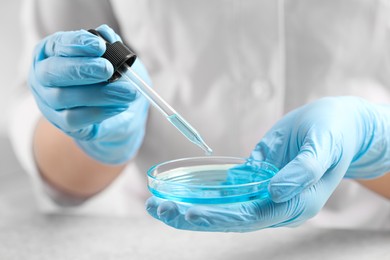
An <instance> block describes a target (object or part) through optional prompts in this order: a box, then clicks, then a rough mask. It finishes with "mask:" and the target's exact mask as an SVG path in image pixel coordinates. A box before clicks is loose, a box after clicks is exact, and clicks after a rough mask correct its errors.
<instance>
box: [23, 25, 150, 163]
mask: <svg viewBox="0 0 390 260" xmlns="http://www.w3.org/2000/svg"><path fill="white" fill-rule="evenodd" d="M97 30H98V31H99V32H100V33H101V34H102V35H103V36H104V37H105V38H106V39H107V40H108V41H110V42H115V41H118V40H119V41H120V40H121V39H120V37H119V36H118V35H117V34H115V32H114V31H113V30H112V29H111V28H109V27H108V26H107V25H102V26H100V27H98V28H97ZM105 50H106V46H105V43H104V41H103V40H102V39H100V38H99V37H97V36H95V35H93V34H91V33H89V32H87V31H86V30H80V31H68V32H57V33H55V34H53V35H50V36H48V37H46V38H45V39H43V40H42V41H41V42H40V43H39V44H38V45H37V47H36V49H35V53H34V60H33V64H32V68H31V70H30V75H29V80H28V83H29V86H30V89H31V91H32V93H33V95H34V97H35V100H36V103H37V105H38V107H39V109H40V110H41V112H42V114H43V115H44V116H45V117H46V119H48V120H49V121H50V122H51V123H52V124H53V125H55V126H56V127H57V128H59V129H60V130H61V131H63V132H64V133H65V134H67V135H69V136H71V137H72V138H74V140H75V141H76V142H77V144H78V145H79V146H80V147H81V148H82V149H83V150H84V151H85V152H86V153H87V154H88V155H90V156H91V157H93V158H94V159H96V160H98V161H100V162H103V163H107V164H119V163H124V162H125V161H127V160H128V159H130V158H131V157H132V156H133V155H134V154H135V152H136V151H137V150H138V148H139V146H140V145H141V143H142V140H143V136H144V132H145V130H144V129H145V122H146V117H147V110H148V104H147V101H146V99H145V98H144V97H142V96H141V95H140V94H139V93H137V91H136V90H135V88H134V87H133V86H132V85H131V84H130V83H128V82H127V81H124V80H121V79H119V80H117V81H115V82H113V83H110V84H109V83H108V82H107V80H108V79H109V78H110V77H111V76H112V74H113V72H114V71H113V66H112V65H111V63H110V62H109V61H108V60H106V59H104V58H101V56H102V55H103V53H104V52H105ZM132 68H133V69H134V70H135V71H136V72H137V73H138V75H140V76H141V77H142V78H143V79H144V80H145V81H146V82H148V83H150V78H149V76H148V74H147V72H146V69H145V67H144V66H143V64H142V63H141V62H140V61H139V60H138V59H137V60H136V62H135V63H134V64H133V66H132Z"/></svg>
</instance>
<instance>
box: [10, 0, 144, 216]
mask: <svg viewBox="0 0 390 260" xmlns="http://www.w3.org/2000/svg"><path fill="white" fill-rule="evenodd" d="M92 5H93V6H92ZM85 9H88V11H86V10H85ZM105 10H107V12H108V13H104V12H106V11H105ZM84 11H86V12H85V13H84ZM92 11H93V12H92ZM89 14H91V15H90V16H89V17H87V16H88V15H89ZM77 16H79V17H77ZM21 17H22V21H21V24H22V29H23V30H22V31H23V32H24V35H23V38H24V40H23V43H24V44H25V46H24V49H23V53H24V55H22V57H23V58H22V61H21V66H20V68H21V71H20V74H21V75H23V76H22V77H21V78H22V80H21V82H20V83H19V85H22V86H23V90H24V96H23V97H20V98H19V100H17V102H15V106H14V107H13V108H11V109H10V111H11V113H10V116H9V119H10V122H9V124H8V125H9V137H10V139H11V143H12V145H13V148H14V151H15V154H16V155H17V157H18V160H19V162H20V164H21V166H22V167H23V168H24V170H25V171H26V172H27V173H28V175H29V176H30V177H31V182H32V185H33V190H34V193H35V197H36V200H37V201H38V205H39V207H40V209H41V210H42V212H45V213H60V212H66V213H67V214H69V213H70V214H93V215H96V214H97V215H126V216H127V215H129V214H130V215H134V214H143V212H144V210H143V208H144V207H143V201H144V199H145V192H144V190H145V189H142V188H140V187H144V186H146V185H145V183H144V180H143V179H142V178H141V177H140V176H139V175H138V174H137V173H136V172H138V171H137V169H136V167H135V165H133V164H129V166H128V167H127V168H126V170H125V172H124V173H123V174H122V175H121V176H120V177H119V178H118V179H117V180H115V181H114V182H113V183H112V184H111V185H110V186H109V187H108V188H106V189H105V190H104V191H103V192H101V193H100V194H97V195H95V196H94V197H93V198H90V199H88V200H87V201H84V200H80V199H74V198H70V197H69V196H66V195H65V194H63V193H61V192H60V191H58V190H56V189H55V188H54V187H52V186H51V185H50V184H48V183H47V182H45V180H43V179H42V177H41V175H40V173H39V171H38V169H37V165H36V163H35V161H34V155H33V149H32V140H33V136H34V131H35V127H36V124H37V122H38V120H39V118H40V117H41V113H40V111H39V109H38V107H37V105H36V104H35V100H34V98H33V97H32V95H31V93H29V91H27V87H26V85H27V84H26V82H25V78H26V77H27V75H28V70H29V67H30V64H31V60H32V51H33V48H34V46H35V45H36V44H37V42H38V41H39V40H40V39H41V38H42V37H44V36H45V35H48V34H50V33H53V32H55V31H59V30H72V29H80V28H84V26H87V28H94V27H96V26H97V25H99V24H100V21H103V22H102V23H108V24H109V25H110V26H112V27H114V28H115V27H118V25H117V24H116V21H115V19H114V17H113V14H112V12H110V9H109V1H99V2H95V1H90V0H88V1H72V2H69V1H57V0H55V1H52V0H50V1H46V0H35V1H31V0H26V1H24V2H23V7H22V15H21ZM69 17H72V18H73V19H69ZM99 19H101V20H99ZM75 21H76V22H75ZM81 25H82V26H81ZM129 172H130V174H127V173H129ZM129 178H130V179H129ZM128 183H131V184H132V185H130V186H128V185H127V184H128Z"/></svg>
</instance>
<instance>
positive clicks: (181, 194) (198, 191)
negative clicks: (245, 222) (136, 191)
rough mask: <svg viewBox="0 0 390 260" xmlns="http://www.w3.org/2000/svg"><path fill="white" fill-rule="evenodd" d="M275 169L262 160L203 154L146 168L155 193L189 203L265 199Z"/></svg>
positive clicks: (151, 188) (158, 195)
mask: <svg viewBox="0 0 390 260" xmlns="http://www.w3.org/2000/svg"><path fill="white" fill-rule="evenodd" d="M277 171H278V169H277V168H276V167H275V166H273V165H271V164H269V163H267V162H263V161H256V160H250V159H246V158H238V157H223V156H205V157H191V158H183V159H177V160H172V161H167V162H163V163H160V164H157V165H155V166H153V167H151V168H150V169H149V170H148V173H147V175H148V188H149V190H150V192H151V193H152V194H153V195H155V196H156V197H159V198H162V199H167V200H171V201H177V202H186V203H193V204H224V203H234V202H243V201H250V200H255V199H265V198H266V197H268V196H269V194H268V184H269V181H270V179H271V178H272V177H273V176H274V175H275V174H276V172H277Z"/></svg>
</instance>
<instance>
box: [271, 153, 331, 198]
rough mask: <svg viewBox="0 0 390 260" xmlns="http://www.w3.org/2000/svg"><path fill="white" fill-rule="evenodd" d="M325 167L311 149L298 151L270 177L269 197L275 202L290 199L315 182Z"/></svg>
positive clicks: (326, 166)
mask: <svg viewBox="0 0 390 260" xmlns="http://www.w3.org/2000/svg"><path fill="white" fill-rule="evenodd" d="M327 169H328V165H326V163H324V162H323V161H322V160H321V159H319V158H316V157H315V156H314V154H313V153H312V152H311V151H303V152H300V153H299V154H298V155H297V156H296V157H295V158H294V159H293V160H292V161H290V162H289V163H288V164H287V165H286V166H285V167H283V168H282V169H281V170H280V171H279V172H278V173H277V174H276V175H275V176H274V177H273V178H272V179H271V181H270V184H269V187H268V189H269V193H270V195H271V199H272V200H273V201H274V202H276V203H280V202H285V201H288V200H290V199H291V198H293V197H295V196H296V195H297V194H299V193H301V192H302V191H303V190H305V189H307V188H309V187H310V186H312V185H313V184H315V183H317V182H318V181H319V180H320V179H321V177H322V176H323V175H324V173H325V172H326V170H327Z"/></svg>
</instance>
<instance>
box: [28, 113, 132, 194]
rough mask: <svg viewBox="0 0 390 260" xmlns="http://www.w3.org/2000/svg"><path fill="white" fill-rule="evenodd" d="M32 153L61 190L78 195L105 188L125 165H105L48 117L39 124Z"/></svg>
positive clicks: (48, 180) (49, 178)
mask: <svg viewBox="0 0 390 260" xmlns="http://www.w3.org/2000/svg"><path fill="white" fill-rule="evenodd" d="M33 152H34V156H35V161H36V163H37V166H38V169H39V171H40V173H41V175H42V177H43V178H44V179H45V180H46V181H47V182H48V183H49V184H51V185H52V186H54V187H55V188H57V189H58V190H60V191H61V192H63V193H66V194H67V195H69V196H73V197H78V198H88V197H90V196H92V195H94V194H96V193H98V192H100V191H102V190H103V189H104V188H106V187H107V186H108V185H109V184H110V183H112V181H114V180H115V178H117V177H118V176H119V174H120V173H121V172H122V170H123V169H124V167H125V165H120V166H110V165H105V164H102V163H100V162H98V161H96V160H94V159H92V158H90V157H89V156H88V155H86V154H85V153H84V152H83V151H82V150H81V149H80V148H79V147H78V146H77V145H76V143H75V142H74V141H73V139H72V138H70V137H68V136H66V135H65V134H63V133H62V132H61V131H60V130H58V129H57V128H55V127H54V126H53V125H51V124H50V123H49V122H48V121H47V120H45V119H41V120H40V121H39V123H38V125H37V128H36V131H35V135H34V142H33Z"/></svg>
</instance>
